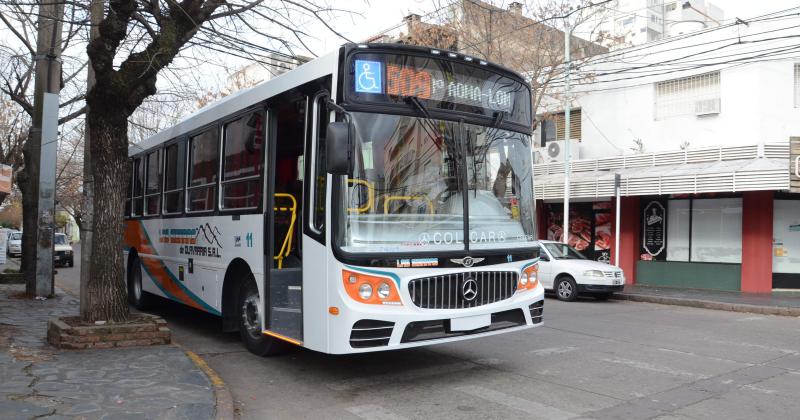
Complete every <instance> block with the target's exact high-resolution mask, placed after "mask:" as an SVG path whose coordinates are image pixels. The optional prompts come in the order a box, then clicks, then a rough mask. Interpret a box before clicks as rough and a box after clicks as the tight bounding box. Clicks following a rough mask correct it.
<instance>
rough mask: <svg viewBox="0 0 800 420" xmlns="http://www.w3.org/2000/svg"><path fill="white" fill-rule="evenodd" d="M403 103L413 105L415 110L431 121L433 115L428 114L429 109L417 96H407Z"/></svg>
mask: <svg viewBox="0 0 800 420" xmlns="http://www.w3.org/2000/svg"><path fill="white" fill-rule="evenodd" d="M403 102H405V103H407V104H409V105H411V106H412V107H413V108H414V109H416V110H417V111H419V112H420V113H421V114H422V116H423V117H425V118H427V119H431V114H430V113H429V112H428V108H427V107H426V106H425V104H423V103H422V101H420V100H419V98H417V97H416V96H405V97H403Z"/></svg>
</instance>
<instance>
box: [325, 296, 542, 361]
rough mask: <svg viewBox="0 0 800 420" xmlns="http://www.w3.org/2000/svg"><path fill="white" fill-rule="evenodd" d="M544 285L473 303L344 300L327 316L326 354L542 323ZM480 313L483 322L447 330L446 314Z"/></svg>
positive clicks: (482, 334)
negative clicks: (437, 305)
mask: <svg viewBox="0 0 800 420" xmlns="http://www.w3.org/2000/svg"><path fill="white" fill-rule="evenodd" d="M543 304H544V289H542V287H541V286H538V287H537V288H536V289H533V290H529V291H523V292H518V293H516V294H515V295H514V296H512V297H511V298H509V299H506V300H503V301H500V302H495V303H491V304H487V305H483V306H478V307H475V308H466V309H420V308H417V307H415V306H410V307H409V306H401V307H395V308H385V307H381V308H377V309H380V310H375V309H376V308H372V307H365V306H366V305H360V304H348V305H347V309H346V310H344V311H342V313H341V315H339V316H337V317H336V318H338V319H336V320H332V321H333V323H332V324H333V325H332V327H333V333H332V334H331V343H330V344H331V346H330V349H329V351H328V352H329V353H333V354H345V353H361V352H373V351H384V350H396V349H402V348H409V347H418V346H425V345H431V344H440V343H448V342H453V341H460V340H466V339H470V338H477V337H485V336H490V335H495V334H501V333H504V332H512V331H517V330H523V329H527V328H533V327H537V326H540V325H542V315H543V310H544V307H543ZM481 315H483V316H486V315H488V316H489V317H490V319H491V323H490V324H489V325H488V326H485V327H481V328H477V329H475V330H472V331H453V330H451V328H450V321H451V319H455V318H462V317H463V318H467V317H474V316H481Z"/></svg>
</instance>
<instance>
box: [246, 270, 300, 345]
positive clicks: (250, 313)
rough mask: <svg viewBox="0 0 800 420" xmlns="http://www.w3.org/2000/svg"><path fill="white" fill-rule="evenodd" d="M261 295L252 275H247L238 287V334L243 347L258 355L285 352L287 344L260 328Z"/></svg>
mask: <svg viewBox="0 0 800 420" xmlns="http://www.w3.org/2000/svg"><path fill="white" fill-rule="evenodd" d="M260 304H261V296H260V295H259V294H258V287H257V286H256V282H255V279H254V278H253V275H252V274H250V275H248V276H247V278H246V279H245V281H244V282H243V283H242V285H241V288H240V289H239V302H238V308H239V334H240V335H241V336H242V341H244V345H245V347H247V350H249V351H250V352H251V353H253V354H256V355H258V356H272V355H276V354H280V353H283V352H285V351H286V350H287V349H288V348H289V345H288V344H286V343H285V342H283V341H281V340H279V339H277V338H274V337H270V336H268V335H265V334H264V333H263V332H262V331H263V329H262V328H261V311H260Z"/></svg>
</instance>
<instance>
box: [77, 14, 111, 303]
mask: <svg viewBox="0 0 800 420" xmlns="http://www.w3.org/2000/svg"><path fill="white" fill-rule="evenodd" d="M104 6H105V0H92V3H91V5H90V6H89V15H90V17H89V20H90V22H91V32H90V34H89V39H90V42H91V40H93V39H95V38H97V37H99V36H100V22H101V21H102V20H103V7H104ZM87 67H88V72H87V75H86V93H87V94H88V93H89V91H91V90H92V88H93V87H94V83H95V78H94V67H92V63H91V62H90V63H89V65H88V66H87ZM86 107H87V110H86V113H87V115H88V113H89V110H88V107H89V105H88V104H87V105H86ZM89 133H90V130H89V119H88V118H87V119H86V125H85V129H84V138H83V197H82V198H83V202H82V203H81V279H80V313H81V316H83V314H84V313H86V312H87V310H88V308H87V306H88V304H89V298H88V297H87V296H86V295H87V291H88V290H89V289H88V287H87V286H88V284H89V279H90V278H91V275H92V264H91V258H92V232H93V231H94V178H92V153H91V148H90V146H91V141H92V139H91V138H90V137H89Z"/></svg>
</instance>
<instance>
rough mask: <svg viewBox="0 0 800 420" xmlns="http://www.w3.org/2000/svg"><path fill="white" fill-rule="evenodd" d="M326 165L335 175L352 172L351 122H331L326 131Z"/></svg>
mask: <svg viewBox="0 0 800 420" xmlns="http://www.w3.org/2000/svg"><path fill="white" fill-rule="evenodd" d="M325 142H326V143H327V144H326V145H325V152H326V153H327V157H326V162H325V163H326V166H327V169H328V172H330V173H332V174H334V175H349V174H350V124H348V123H346V122H343V121H336V122H331V123H329V124H328V130H327V132H326V133H325Z"/></svg>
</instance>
